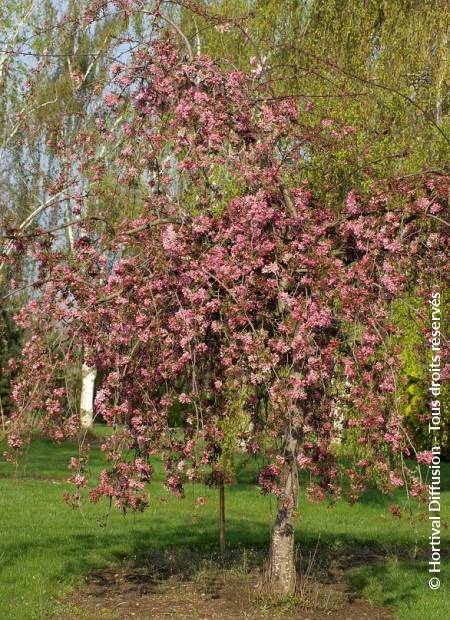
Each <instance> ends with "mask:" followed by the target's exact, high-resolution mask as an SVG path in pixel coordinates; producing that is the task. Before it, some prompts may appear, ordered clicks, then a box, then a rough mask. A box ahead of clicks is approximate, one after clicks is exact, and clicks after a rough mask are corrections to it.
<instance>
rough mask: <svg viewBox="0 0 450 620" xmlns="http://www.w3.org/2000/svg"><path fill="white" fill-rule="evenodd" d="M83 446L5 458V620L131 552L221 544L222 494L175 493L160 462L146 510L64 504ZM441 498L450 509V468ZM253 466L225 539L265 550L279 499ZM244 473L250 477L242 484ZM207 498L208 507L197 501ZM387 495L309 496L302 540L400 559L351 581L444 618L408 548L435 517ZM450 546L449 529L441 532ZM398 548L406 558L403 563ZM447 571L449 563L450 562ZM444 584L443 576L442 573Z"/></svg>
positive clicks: (418, 612) (403, 606)
mask: <svg viewBox="0 0 450 620" xmlns="http://www.w3.org/2000/svg"><path fill="white" fill-rule="evenodd" d="M76 452H77V448H76V446H74V445H71V444H63V445H61V446H56V447H55V446H54V445H52V444H51V443H49V442H46V441H43V440H38V441H36V442H35V443H34V444H33V445H32V447H31V448H30V450H29V452H28V454H27V456H26V458H25V459H24V462H23V463H22V464H21V466H20V468H19V469H17V470H14V468H13V467H12V466H11V465H9V464H8V463H4V462H2V463H1V464H0V492H1V495H0V514H1V520H2V537H1V539H0V559H1V567H2V568H1V572H0V610H1V614H0V617H1V618H2V620H18V619H19V618H20V620H37V619H40V618H47V617H49V614H51V611H52V610H53V609H55V605H56V600H57V599H58V598H60V597H61V596H62V595H64V593H65V592H67V591H69V590H71V589H73V588H76V587H78V586H80V585H81V584H82V583H83V576H84V575H85V574H86V573H88V572H90V571H92V570H94V569H96V568H101V567H105V566H110V565H114V564H117V563H119V562H121V561H123V560H125V559H127V558H130V557H131V558H132V557H138V556H143V555H145V554H146V553H148V552H150V551H152V550H158V549H167V548H171V547H172V548H173V547H191V548H194V547H195V548H196V549H200V550H205V551H207V550H214V549H215V548H216V546H217V496H216V495H217V494H216V491H215V489H211V488H207V487H205V486H203V485H196V486H189V487H187V489H186V498H185V499H183V500H179V499H176V498H174V497H172V496H170V495H169V493H168V492H167V491H166V490H165V489H164V487H163V485H162V482H161V481H162V478H163V471H162V467H161V464H160V463H159V462H155V481H154V482H153V483H152V484H151V487H150V493H151V503H150V507H149V509H148V510H147V511H146V512H145V513H143V514H136V515H134V514H129V515H126V516H123V515H122V514H120V513H118V512H117V511H115V510H111V511H110V510H109V506H108V505H107V504H106V503H105V502H103V503H100V504H99V505H94V504H90V503H86V504H85V506H84V507H83V509H82V510H81V511H72V510H71V509H70V508H69V507H68V506H67V505H66V504H65V503H64V502H63V501H62V494H63V492H64V491H65V490H67V488H68V485H67V484H66V482H65V478H67V476H68V474H69V472H68V469H67V463H68V460H69V458H70V456H73V455H74V454H76ZM101 467H102V454H101V452H100V450H99V448H98V447H94V448H93V450H92V458H91V469H92V474H93V475H94V476H95V475H96V474H98V472H99V470H100V468H101ZM444 471H445V473H446V474H447V481H446V486H445V487H444V485H443V490H444V488H445V489H446V492H445V493H443V503H444V504H445V507H446V508H447V509H448V506H449V504H450V501H449V500H450V493H449V492H448V474H449V473H450V470H449V467H448V465H445V466H444V468H443V472H444ZM254 474H255V466H254V464H253V465H252V463H251V462H250V466H249V468H248V469H247V470H246V471H245V472H243V473H242V474H241V476H240V483H239V484H235V485H231V486H230V487H228V488H227V493H226V504H227V545H228V546H229V547H238V546H239V547H262V546H264V545H266V544H267V542H268V537H269V530H270V525H271V522H272V519H273V516H274V509H275V503H274V500H273V498H269V497H264V496H262V495H261V494H260V493H259V491H258V489H257V488H256V486H255V484H254ZM244 480H245V481H246V482H244ZM199 495H202V496H204V497H206V499H207V502H206V504H205V506H202V507H198V506H196V503H195V500H196V498H197V497H198V496H199ZM389 503H390V500H389V498H386V497H384V496H381V495H380V494H378V493H375V492H370V493H368V494H366V496H365V497H364V498H363V501H362V502H361V503H359V504H357V505H355V506H349V505H348V504H346V503H344V502H338V503H337V504H336V505H335V506H334V507H333V508H328V507H327V506H326V504H308V503H306V502H305V501H304V499H303V498H302V500H301V504H300V508H299V519H298V526H297V539H298V542H299V543H300V544H301V547H302V549H303V550H305V552H306V551H307V550H308V549H313V548H314V546H315V545H316V544H317V542H318V540H319V539H320V549H321V550H323V552H324V553H325V554H327V553H333V554H335V555H337V556H341V555H342V557H344V556H345V555H346V554H349V555H351V554H352V553H354V552H355V550H356V549H358V551H359V552H364V549H371V550H372V551H373V550H375V551H377V552H379V553H380V554H381V555H380V557H381V556H383V557H385V556H390V557H392V558H393V559H392V560H388V561H384V562H381V563H377V564H373V563H372V564H369V565H367V566H358V567H355V568H352V569H351V570H350V571H349V572H348V573H347V575H346V578H347V583H348V585H349V586H350V587H351V589H352V590H354V591H355V592H358V593H361V594H362V595H363V596H364V597H366V598H367V599H368V600H369V601H370V602H372V603H374V604H385V605H389V606H392V607H394V608H396V609H397V610H398V617H399V618H405V619H406V618H413V619H417V620H419V618H420V619H421V618H424V617H427V616H428V615H430V614H431V616H432V617H445V616H448V615H449V613H450V606H449V604H448V602H447V601H446V600H445V592H444V586H445V584H444V586H443V587H442V589H441V591H439V592H437V593H434V592H431V591H430V590H429V589H428V585H427V581H428V579H427V567H426V562H424V561H419V560H415V559H413V558H412V557H411V559H410V560H408V559H407V561H405V559H404V558H405V555H406V556H407V554H408V552H411V553H412V552H413V550H414V549H415V547H420V548H421V549H426V542H427V536H428V523H426V522H425V523H424V522H422V523H418V524H417V525H416V526H415V527H411V526H410V525H409V524H408V522H407V520H406V519H402V520H401V521H396V520H394V519H393V518H392V517H391V515H390V514H389V512H388V505H389ZM443 535H444V536H445V537H446V539H447V541H443V544H442V547H443V548H444V547H445V544H447V543H448V534H447V530H443ZM397 553H399V554H401V556H402V561H396V560H395V555H396V554H397ZM319 555H320V554H319ZM444 570H445V569H444ZM443 581H444V579H443Z"/></svg>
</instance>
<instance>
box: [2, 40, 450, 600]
mask: <svg viewBox="0 0 450 620" xmlns="http://www.w3.org/2000/svg"><path fill="white" fill-rule="evenodd" d="M189 56H190V57H189V58H186V57H185V56H184V55H183V53H182V52H180V51H179V50H178V48H177V47H176V46H174V45H173V44H172V43H171V42H170V41H168V40H165V39H164V38H161V37H160V38H159V39H158V40H157V41H153V42H152V43H151V44H145V43H142V44H141V45H140V46H139V48H138V49H137V50H136V51H135V53H134V55H133V57H132V58H131V59H130V62H129V63H127V64H119V63H116V64H114V65H113V66H112V67H111V72H112V76H113V77H112V83H111V86H110V89H109V91H108V93H107V94H106V95H105V97H104V103H103V105H102V106H100V107H99V109H98V113H97V120H96V127H95V128H87V129H86V130H85V131H84V132H80V134H79V136H78V137H77V138H76V139H75V140H74V141H73V142H72V143H70V144H66V143H64V144H61V145H60V157H61V160H62V161H66V162H67V169H68V170H69V169H70V170H71V172H72V171H73V169H74V166H77V167H78V169H79V171H80V174H82V175H83V176H85V177H86V178H88V179H89V181H90V185H89V191H86V192H84V193H82V192H79V191H78V189H77V187H76V180H75V181H73V201H72V205H73V207H72V208H73V211H74V213H73V215H74V218H75V219H74V220H73V221H72V223H71V226H73V227H74V230H77V231H78V232H77V235H76V240H75V241H74V244H73V250H72V251H71V252H66V251H65V250H64V249H63V248H62V247H61V245H60V244H58V234H59V230H58V227H56V228H55V229H53V230H47V231H44V230H38V231H36V232H35V233H34V234H33V235H32V236H30V237H28V238H24V237H23V236H20V235H17V237H16V238H15V239H14V243H15V245H16V250H22V251H25V250H26V251H27V252H28V253H29V254H30V256H31V257H32V259H33V260H34V261H35V262H36V264H37V266H38V272H39V276H38V282H37V283H36V286H37V287H38V288H39V291H40V294H39V296H38V297H36V299H34V300H33V301H32V302H30V303H29V304H28V306H27V307H24V308H23V309H22V310H21V312H20V313H19V315H18V317H17V320H18V322H19V324H20V325H21V326H22V327H23V328H25V329H27V330H29V333H30V338H29V340H28V343H27V345H26V346H25V349H24V352H23V361H24V363H23V369H22V372H21V374H20V377H19V380H18V381H17V382H16V385H15V389H14V399H15V403H16V413H15V416H14V421H13V426H12V428H11V433H10V436H9V444H10V447H11V449H12V450H14V449H17V448H20V446H21V443H22V441H23V439H24V437H26V435H27V433H29V432H30V430H32V429H34V428H35V427H36V425H37V426H39V427H40V428H41V429H42V430H43V431H44V432H46V433H47V434H49V435H50V436H52V437H54V438H55V439H57V440H59V439H62V438H63V437H65V436H75V435H76V434H77V433H78V430H79V428H78V426H79V420H78V418H77V417H76V416H74V417H70V416H68V415H67V413H66V403H67V398H68V397H69V396H70V394H68V391H67V387H66V385H65V377H66V374H67V369H68V368H69V367H70V364H71V363H72V362H73V359H74V356H75V355H76V350H77V347H78V346H79V345H80V343H82V345H83V349H84V354H85V361H86V363H87V364H88V365H89V366H91V367H96V368H98V369H100V370H101V371H102V373H103V374H104V375H105V379H104V381H103V384H102V387H101V389H100V390H99V392H98V393H97V397H96V402H95V409H96V414H97V415H101V416H102V417H103V419H104V420H105V421H106V422H107V423H108V424H110V425H111V426H113V433H112V435H111V437H109V438H107V439H105V441H104V444H103V450H104V451H105V452H106V454H107V458H108V461H109V466H108V468H107V469H105V470H104V471H103V472H102V474H101V480H100V482H99V484H98V486H96V488H95V489H93V490H92V491H91V492H90V497H91V499H92V500H93V501H98V500H99V499H100V498H101V497H102V496H106V497H109V498H111V499H112V500H113V501H114V503H115V505H116V506H117V507H118V508H122V509H127V508H131V509H138V510H142V509H144V508H145V506H146V505H147V503H148V501H149V497H148V494H147V493H146V491H145V482H146V481H148V480H149V479H150V478H151V473H152V469H151V465H150V457H151V456H152V455H155V454H158V455H160V456H161V457H162V459H163V461H164V465H165V469H166V473H167V478H166V483H167V486H168V488H170V489H171V490H172V491H173V492H174V493H175V494H177V495H182V493H183V485H184V483H185V482H186V481H189V480H194V479H197V478H199V477H200V476H202V475H203V473H204V469H205V467H206V466H212V467H213V476H214V477H215V478H216V479H218V480H220V479H221V477H223V474H224V460H225V459H226V457H227V455H229V453H230V452H231V451H233V450H234V449H235V447H236V445H237V442H238V441H240V442H241V443H242V441H244V442H245V445H246V447H247V450H248V451H249V452H250V453H252V454H255V455H260V454H264V455H265V459H266V461H267V462H268V463H269V464H268V465H266V466H265V467H264V468H263V469H262V470H261V471H260V475H259V484H260V487H261V490H262V491H263V492H271V493H274V494H275V495H276V496H277V502H278V511H277V516H276V520H275V524H274V526H273V530H272V538H271V546H270V553H269V557H268V562H267V567H266V578H267V580H268V582H269V584H270V586H271V588H272V589H273V591H274V592H275V593H276V594H288V593H291V592H292V591H293V589H294V587H295V566H294V519H295V513H296V510H297V500H298V486H299V479H298V470H299V468H300V469H302V470H304V471H305V472H307V474H308V476H309V481H308V482H307V486H306V493H307V496H308V498H309V499H311V500H313V501H314V500H322V499H324V498H325V497H328V498H329V499H331V500H335V499H336V498H338V497H339V496H340V495H341V494H343V493H345V494H347V495H348V496H349V498H350V500H351V501H355V500H356V499H357V497H358V495H359V494H360V493H361V491H362V490H363V489H364V488H365V486H366V485H367V484H368V483H371V484H377V485H378V486H379V487H380V488H382V489H383V490H385V491H389V490H392V489H394V488H395V487H399V486H406V488H407V489H408V492H409V494H410V495H413V496H414V495H415V496H419V495H420V494H422V493H423V491H424V487H423V485H422V484H421V481H420V472H418V471H416V469H415V468H412V467H411V465H407V463H406V462H405V458H412V457H416V456H417V455H416V454H415V451H414V448H413V446H412V445H411V442H410V440H409V437H408V436H407V434H406V433H405V431H404V429H403V428H402V418H401V415H400V412H399V402H398V392H397V387H398V370H399V368H400V364H401V360H400V356H399V354H398V351H397V349H396V348H395V347H394V346H393V345H392V343H391V339H392V337H393V335H394V333H395V326H394V325H393V324H392V322H391V320H390V305H391V301H392V300H393V299H394V298H395V299H397V298H399V299H401V298H402V296H403V295H404V293H405V292H407V291H408V290H409V289H410V288H411V286H412V285H413V284H414V286H415V287H416V290H417V289H418V290H419V291H420V294H421V295H423V296H424V298H426V297H427V295H429V292H430V289H431V286H432V284H433V283H437V282H438V280H439V278H440V277H441V275H442V273H443V269H442V267H443V265H444V263H445V244H446V242H447V238H446V236H445V234H444V233H445V229H444V227H445V217H444V215H443V211H444V209H445V208H446V206H447V202H446V200H447V199H448V180H447V179H445V178H443V177H439V176H436V177H430V176H428V177H420V176H419V177H412V178H404V179H394V180H392V181H390V182H387V181H386V182H375V181H374V183H373V184H372V185H371V187H370V188H368V189H366V190H365V191H364V190H363V189H362V188H360V189H359V191H356V190H355V191H351V192H350V193H349V194H348V195H347V196H345V197H344V198H343V199H342V201H341V202H340V203H339V204H335V205H333V206H332V207H330V206H327V205H324V204H320V203H319V202H317V200H316V199H315V197H314V192H313V188H310V187H308V184H307V183H305V182H304V181H303V180H302V177H301V162H302V160H303V158H305V157H307V156H308V148H309V145H311V144H312V143H314V145H315V147H316V148H317V146H318V145H322V147H323V148H324V149H333V148H337V146H339V145H341V144H342V142H343V141H345V140H351V139H353V138H354V136H353V134H354V130H353V129H352V128H351V127H342V126H338V125H335V124H334V123H333V121H332V120H329V119H325V120H324V121H323V122H322V123H321V124H320V125H315V126H314V125H304V124H302V123H300V121H299V113H298V109H297V105H296V102H295V100H294V99H292V98H286V99H285V100H282V101H279V100H278V101H277V100H275V99H274V98H273V97H272V93H271V92H270V90H267V89H266V88H265V87H264V85H263V83H262V82H261V81H260V80H258V79H257V77H255V74H246V73H244V72H238V71H230V70H226V69H224V68H222V67H221V66H219V65H218V64H217V63H215V62H213V61H212V60H211V59H210V58H208V57H204V56H198V57H197V58H193V56H192V55H189ZM105 142H106V143H108V142H110V143H111V144H115V145H120V146H118V152H117V159H116V161H115V162H114V166H113V167H110V168H108V169H106V168H105V167H104V166H103V165H102V164H101V162H99V158H98V157H96V154H97V153H98V151H99V150H100V149H101V148H103V147H104V144H105ZM111 179H114V183H111ZM66 181H67V179H66V178H64V174H62V176H61V178H60V179H59V181H58V182H59V183H64V182H66ZM56 189H57V188H56ZM124 192H125V193H126V192H137V193H138V194H139V200H142V205H143V210H142V215H141V216H140V217H139V218H137V219H134V220H129V219H125V220H124V221H123V222H122V224H120V225H116V226H114V227H112V226H111V224H110V222H108V217H107V213H108V204H109V203H111V204H113V203H115V206H116V207H117V203H118V202H119V201H120V200H121V197H122V196H123V194H124ZM94 201H101V202H102V204H104V205H105V209H104V211H103V215H102V217H101V218H100V216H97V219H96V221H94V220H93V219H92V218H90V217H89V205H90V204H92V203H93V202H94ZM99 220H101V221H100V222H99ZM12 236H14V231H12ZM111 257H113V259H111ZM111 262H112V264H113V266H112V270H111ZM75 345H76V346H75ZM346 380H347V382H348V386H349V387H348V389H347V391H346V395H345V401H343V399H342V390H340V389H339V386H340V385H342V384H344V383H345V381H346ZM337 397H339V407H340V415H342V424H343V431H342V432H343V433H344V437H345V438H346V440H347V441H348V442H351V445H352V454H351V455H348V456H349V458H348V459H347V458H346V459H345V462H341V461H339V459H338V455H337V454H336V447H335V444H334V439H335V432H336V425H335V424H334V419H333V415H334V412H335V411H336V399H337ZM177 401H178V402H180V403H182V404H183V405H184V409H183V410H184V417H183V422H182V428H181V429H178V431H177V432H174V431H173V429H171V428H170V426H169V416H170V413H171V410H172V407H173V405H174V403H175V402H177ZM180 431H181V432H180ZM130 454H131V455H132V456H130ZM426 458H427V456H426V455H423V454H420V455H418V460H419V461H423V460H426ZM86 462H87V454H86V453H85V452H84V451H83V452H82V455H81V458H79V459H73V460H72V463H71V467H72V468H73V476H72V482H73V483H74V485H75V486H76V487H77V491H76V492H75V493H74V494H73V496H72V497H71V499H72V500H74V501H78V499H79V497H80V490H81V488H82V487H84V486H86V484H87V480H86V472H85V466H86Z"/></svg>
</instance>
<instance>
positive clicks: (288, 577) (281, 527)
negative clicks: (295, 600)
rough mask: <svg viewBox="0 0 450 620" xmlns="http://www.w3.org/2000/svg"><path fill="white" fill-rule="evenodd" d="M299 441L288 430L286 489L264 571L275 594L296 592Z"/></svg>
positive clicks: (281, 498) (286, 594) (282, 594)
mask: <svg viewBox="0 0 450 620" xmlns="http://www.w3.org/2000/svg"><path fill="white" fill-rule="evenodd" d="M296 446H297V441H296V440H295V439H294V438H293V437H292V434H291V432H290V431H289V433H288V435H287V438H286V441H285V456H286V458H287V463H286V465H285V470H284V472H283V485H284V486H283V492H282V494H281V495H280V497H279V498H278V507H277V516H276V520H275V524H274V526H273V528H272V535H271V541H270V551H269V557H268V561H267V566H266V571H265V586H266V588H267V589H268V590H269V592H268V593H269V594H270V595H271V596H274V597H276V598H282V597H284V596H290V595H293V594H294V593H295V587H296V581H297V572H296V570H295V553H294V522H295V512H296V508H297V498H298V470H297V462H296V459H295V456H296Z"/></svg>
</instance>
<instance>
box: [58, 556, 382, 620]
mask: <svg viewBox="0 0 450 620" xmlns="http://www.w3.org/2000/svg"><path fill="white" fill-rule="evenodd" d="M365 560H366V561H368V563H371V562H373V561H377V560H378V556H375V557H370V556H366V557H365ZM358 563H361V561H360V560H358V559H357V560H356V561H355V562H351V563H350V564H351V565H355V564H358ZM260 566H261V556H260V554H259V553H258V552H244V553H242V552H229V553H228V554H227V556H226V557H220V556H217V555H214V554H210V555H209V556H208V557H205V556H202V555H200V554H198V553H196V552H187V551H177V552H173V553H171V552H167V553H155V554H153V555H151V556H149V557H147V558H145V559H140V560H135V561H133V562H130V563H128V564H127V565H126V566H122V567H121V568H109V569H104V570H99V571H95V572H93V573H91V574H90V575H88V576H87V577H86V585H85V586H84V587H83V588H81V589H80V590H78V591H76V592H74V593H72V594H71V595H70V596H68V597H66V599H65V600H64V601H62V602H61V607H60V611H59V612H58V614H57V615H56V620H80V619H83V620H94V619H95V620H103V619H104V620H106V619H110V620H241V619H242V620H272V619H274V620H275V619H279V620H287V619H292V620H319V619H323V618H327V619H330V620H347V619H349V620H350V619H351V620H391V619H392V618H393V615H392V612H391V611H390V610H389V609H386V608H375V607H371V606H370V605H368V604H367V603H366V602H364V601H362V600H360V599H359V598H357V596H356V595H355V594H354V593H352V592H351V591H349V590H348V589H347V588H346V586H345V584H344V582H343V578H342V577H343V574H344V572H345V570H346V568H348V567H349V562H348V559H347V560H346V559H345V558H344V559H343V562H342V566H339V565H337V564H336V562H334V561H333V562H332V563H330V564H329V566H328V568H325V569H324V568H323V567H322V568H320V569H317V568H315V569H314V570H312V571H311V574H310V576H309V577H308V578H307V579H305V578H303V579H300V582H299V595H298V596H297V597H295V599H294V600H289V601H286V602H284V603H282V604H277V605H274V604H272V603H271V602H270V601H268V600H267V599H266V598H265V597H264V596H263V594H262V593H261V592H260V590H259V587H258V584H259V582H260V575H261V572H260V571H261V569H260Z"/></svg>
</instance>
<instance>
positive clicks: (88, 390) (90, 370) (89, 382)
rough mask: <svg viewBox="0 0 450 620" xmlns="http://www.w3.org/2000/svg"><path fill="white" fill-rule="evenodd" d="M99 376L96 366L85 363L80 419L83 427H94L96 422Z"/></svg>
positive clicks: (82, 377) (82, 378) (82, 376)
mask: <svg viewBox="0 0 450 620" xmlns="http://www.w3.org/2000/svg"><path fill="white" fill-rule="evenodd" d="M96 376H97V369H96V368H95V367H91V366H88V365H87V364H83V366H82V369H81V398H80V421H81V428H84V429H89V428H92V425H93V423H94V384H95V377H96Z"/></svg>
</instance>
